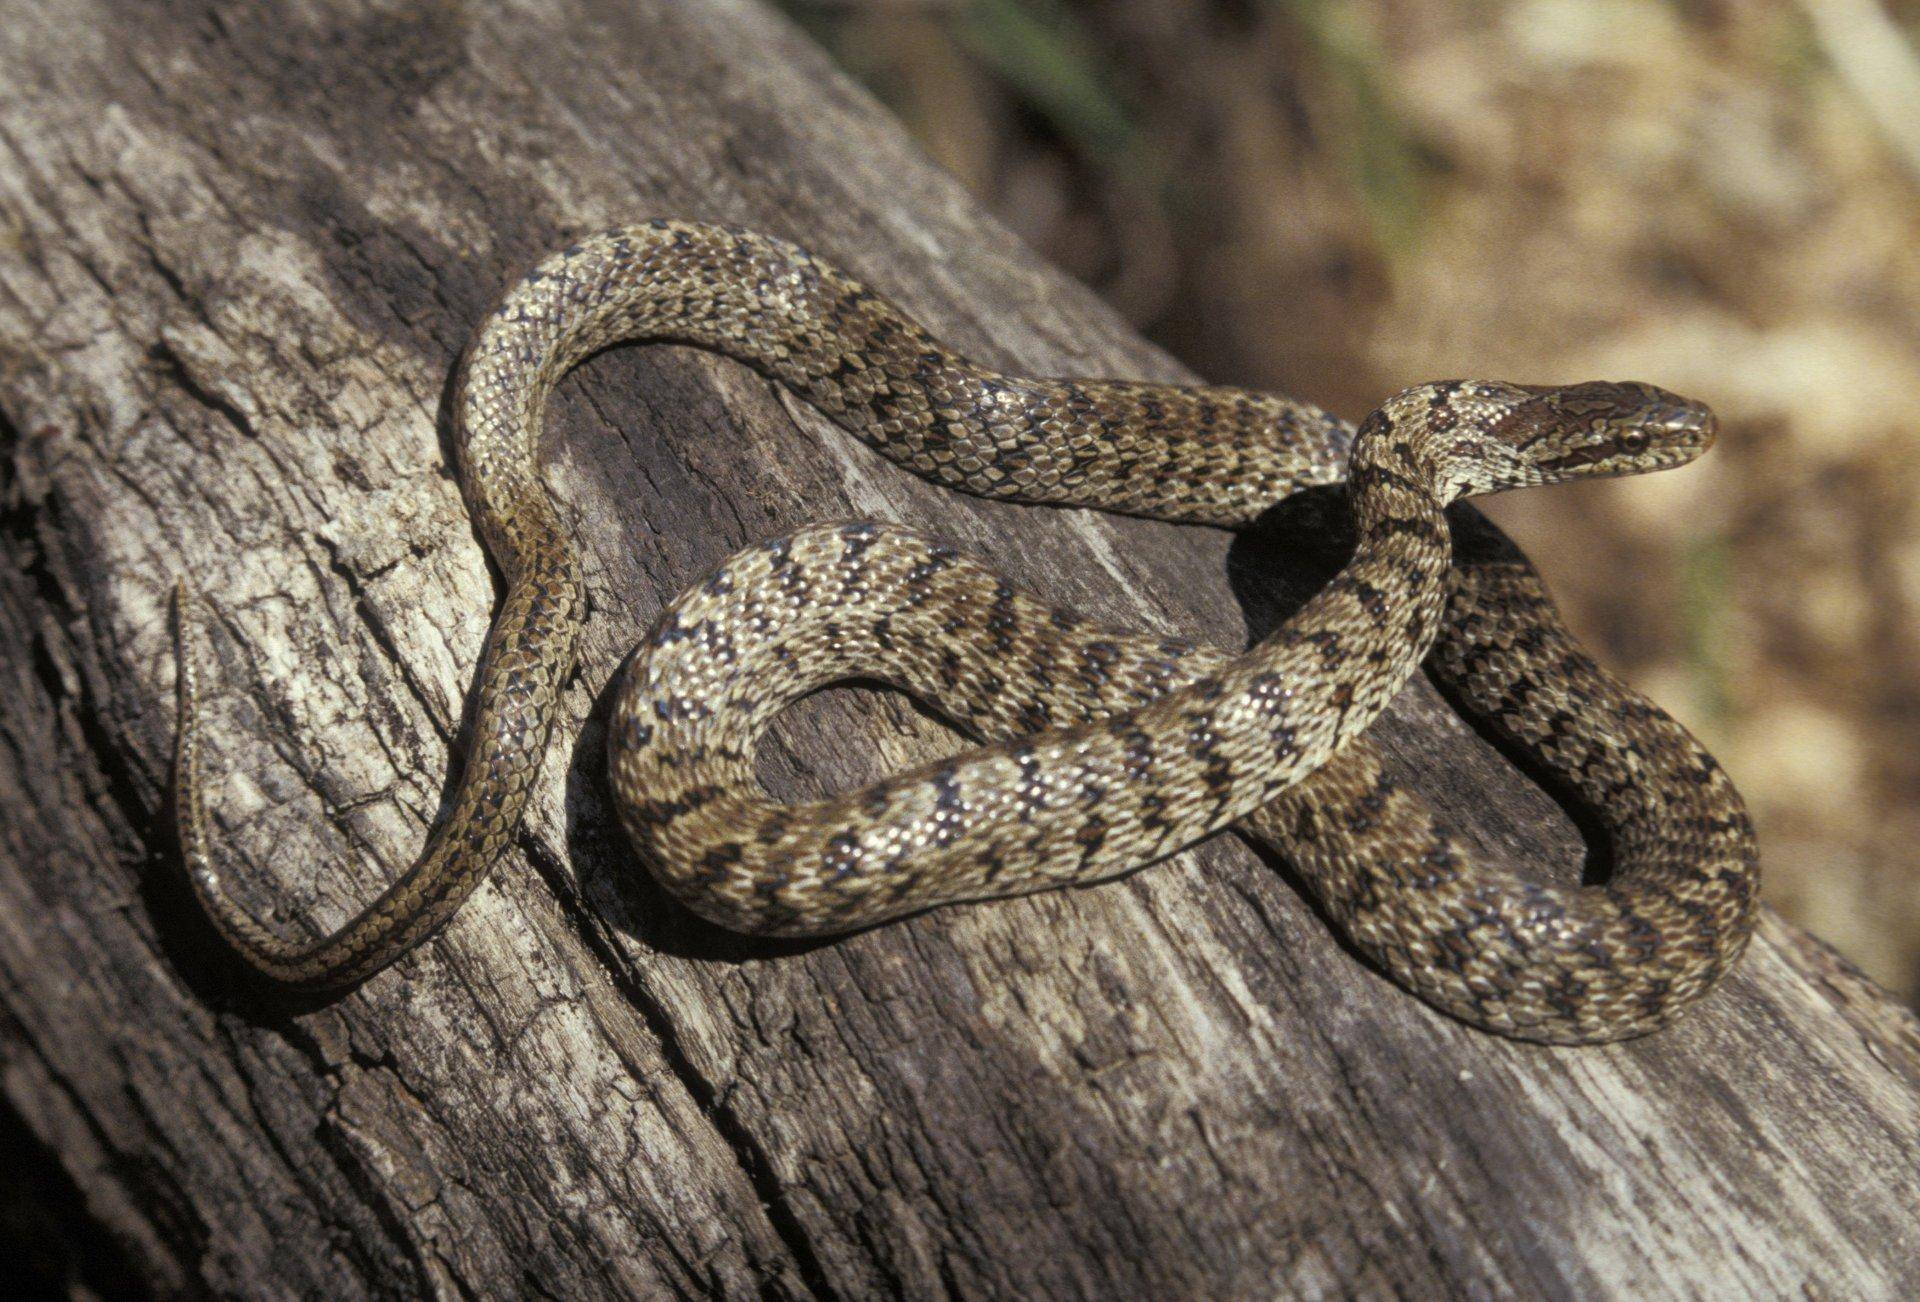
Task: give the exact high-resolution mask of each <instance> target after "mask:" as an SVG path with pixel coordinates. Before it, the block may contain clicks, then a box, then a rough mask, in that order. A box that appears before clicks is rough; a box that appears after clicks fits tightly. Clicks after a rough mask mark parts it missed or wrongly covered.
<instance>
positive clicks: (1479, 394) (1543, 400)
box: [1381, 380, 1718, 497]
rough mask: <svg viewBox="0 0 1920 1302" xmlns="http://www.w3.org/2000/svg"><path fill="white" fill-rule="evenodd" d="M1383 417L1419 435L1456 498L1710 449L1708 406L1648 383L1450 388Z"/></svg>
mask: <svg viewBox="0 0 1920 1302" xmlns="http://www.w3.org/2000/svg"><path fill="white" fill-rule="evenodd" d="M1381 414H1382V415H1385V416H1388V417H1390V419H1391V421H1392V424H1393V425H1394V426H1395V427H1396V428H1398V429H1405V430H1417V431H1419V432H1420V434H1421V436H1422V437H1421V440H1420V441H1422V442H1424V444H1425V450H1426V451H1427V452H1428V453H1429V454H1431V455H1433V456H1434V457H1435V458H1436V459H1437V461H1438V463H1439V465H1440V467H1441V478H1442V479H1443V480H1444V481H1446V482H1447V483H1448V484H1449V485H1450V487H1451V488H1452V489H1453V490H1454V493H1455V494H1456V495H1458V496H1462V497H1466V496H1472V495H1474V494H1478V493H1493V492H1499V491H1501V490H1503V489H1509V488H1526V487H1531V486H1533V485H1538V484H1557V483H1561V482H1562V481H1565V480H1569V479H1594V478H1600V477H1602V476H1609V475H1637V474H1642V473H1644V472H1646V471H1649V470H1666V469H1669V468H1671V467H1674V466H1682V465H1685V464H1687V463H1688V462H1689V461H1692V460H1693V459H1694V458H1695V457H1698V456H1699V455H1700V454H1701V453H1703V452H1705V451H1706V450H1707V449H1708V448H1709V447H1710V446H1712V444H1713V439H1714V435H1715V433H1716V432H1717V428H1718V427H1717V425H1716V422H1715V420H1714V416H1713V412H1712V411H1710V410H1709V409H1708V408H1707V407H1706V406H1705V405H1704V404H1702V403H1698V402H1694V401H1692V400H1690V399H1687V398H1682V397H1680V396H1679V395H1678V394H1674V393H1669V392H1667V391H1666V390H1665V389H1660V388H1656V387H1655V386H1653V385H1651V384H1638V383H1619V382H1615V381H1609V380H1595V381H1589V382H1587V383H1584V384H1564V385H1534V384H1508V383H1504V382H1497V381H1484V380H1452V381H1447V382H1444V383H1439V384H1426V385H1421V386H1419V387H1418V388H1415V389H1409V390H1407V391H1406V392H1405V393H1403V394H1401V395H1399V396H1398V397H1396V398H1394V399H1393V400H1392V401H1391V402H1390V403H1389V404H1388V405H1387V407H1386V408H1383V409H1382V413H1381Z"/></svg>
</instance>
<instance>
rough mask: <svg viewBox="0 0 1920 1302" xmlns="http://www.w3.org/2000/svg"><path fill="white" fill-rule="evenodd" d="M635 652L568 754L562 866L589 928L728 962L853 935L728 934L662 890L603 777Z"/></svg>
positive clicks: (602, 691) (601, 693)
mask: <svg viewBox="0 0 1920 1302" xmlns="http://www.w3.org/2000/svg"><path fill="white" fill-rule="evenodd" d="M638 652H639V647H638V646H636V647H634V649H633V650H632V651H629V652H628V653H627V656H626V659H624V660H622V661H621V663H620V667H619V668H618V669H616V670H615V671H614V673H613V675H612V676H611V677H610V678H608V680H607V681H606V682H605V683H603V684H601V685H600V686H599V687H598V688H597V689H596V691H595V694H594V699H593V706H592V708H591V709H590V710H589V711H588V713H587V718H586V721H585V722H584V723H583V724H582V725H581V727H580V730H579V732H578V733H577V734H575V736H574V740H573V748H572V750H571V751H570V752H569V753H568V756H567V790H566V796H565V804H564V815H565V819H566V833H565V835H566V850H567V861H568V866H570V867H571V869H572V872H573V878H574V882H575V883H576V885H577V887H578V889H579V892H580V899H579V905H580V907H581V908H582V909H584V910H586V911H587V912H588V913H590V914H591V915H592V918H591V920H590V922H589V925H604V926H609V927H614V928H617V929H618V930H620V931H623V932H625V933H626V934H627V935H629V936H631V937H632V938H633V939H634V940H636V941H638V942H639V943H640V944H641V945H643V946H645V947H646V948H647V949H649V950H653V951H656V952H658V953H662V954H670V955H673V956H675V957H678V958H692V959H699V960H702V961H706V962H716V963H730V964H739V963H752V962H758V961H763V960H768V959H777V958H788V957H791V956H793V955H796V954H805V953H809V952H811V951H813V950H816V949H820V948H822V947H823V946H826V945H831V944H833V943H834V942H835V941H838V940H840V939H842V938H843V936H844V935H849V934H854V933H842V934H839V935H833V936H818V937H805V938H799V939H793V938H787V937H778V936H754V935H749V934H747V933H745V932H738V931H731V930H729V929H727V928H726V927H722V926H720V925H718V924H717V923H713V922H709V921H708V920H707V919H705V918H703V917H701V916H700V915H699V914H697V913H695V912H694V911H693V910H692V909H689V908H688V907H687V906H686V905H684V904H682V903H681V902H680V901H679V899H678V898H676V897H675V896H674V894H673V893H672V892H671V891H669V890H667V888H666V887H664V886H662V885H661V884H660V879H659V878H658V877H656V876H655V875H654V872H653V868H652V866H651V865H650V864H648V863H647V861H646V859H645V858H644V857H643V856H642V855H641V854H640V852H639V851H638V850H636V849H635V848H634V846H633V843H632V842H631V841H630V840H628V839H627V834H626V831H625V829H623V828H622V827H621V826H620V816H619V814H618V813H617V812H616V810H615V806H614V795H613V782H612V778H611V777H610V775H609V774H608V772H607V727H608V721H609V720H610V719H611V718H612V716H613V707H614V700H615V698H616V697H617V696H618V695H619V691H620V683H621V680H622V679H623V678H624V677H625V676H626V670H627V663H628V662H629V661H631V660H632V658H633V657H634V655H636V654H638Z"/></svg>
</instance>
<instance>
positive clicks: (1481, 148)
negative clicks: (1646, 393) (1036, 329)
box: [784, 0, 1920, 1001]
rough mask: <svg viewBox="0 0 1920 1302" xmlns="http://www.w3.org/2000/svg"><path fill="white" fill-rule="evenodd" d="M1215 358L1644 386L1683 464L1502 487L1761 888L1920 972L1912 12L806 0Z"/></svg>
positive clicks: (1062, 253)
mask: <svg viewBox="0 0 1920 1302" xmlns="http://www.w3.org/2000/svg"><path fill="white" fill-rule="evenodd" d="M784 7H785V8H786V9H787V10H788V12H789V13H791V14H792V15H793V16H794V17H795V18H797V19H798V20H799V21H800V22H801V23H803V24H804V25H805V26H806V27H807V28H808V30H809V31H811V32H812V33H813V34H814V36H815V37H816V38H817V39H819V40H820V41H821V42H822V43H823V44H825V45H826V46H827V48H828V49H829V50H831V51H832V52H833V53H834V54H835V55H836V56H837V57H838V58H839V59H840V60H841V62H842V63H843V64H844V65H845V66H846V67H847V68H848V69H849V70H850V71H851V72H852V73H854V74H855V75H856V76H858V77H859V78H861V79H862V80H863V81H865V82H866V84H867V85H868V86H869V87H871V88H872V89H873V90H874V91H875V92H876V93H877V94H878V95H879V96H880V98H882V99H883V100H884V101H885V102H886V103H887V104H888V105H889V106H890V107H891V108H892V109H893V110H894V111H895V112H896V113H897V114H898V115H899V116H900V117H901V118H902V119H903V120H904V121H905V122H906V124H907V125H908V127H909V128H910V129H911V130H913V131H914V132H915V133H916V134H917V135H918V136H919V138H920V140H921V141H922V142H923V144H924V145H925V147H926V149H927V150H928V152H929V153H931V154H932V155H933V156H934V157H935V158H936V159H938V160H939V161H940V162H941V163H942V164H943V165H944V166H945V167H947V168H948V169H949V170H950V171H952V172H953V173H954V174H955V175H957V176H958V177H959V178H960V179H961V180H962V181H964V182H965V183H966V184H967V185H968V186H969V187H971V188H972V190H973V191H974V192H975V193H976V194H978V195H979V196H981V197H982V198H983V199H984V200H985V201H986V202H988V203H989V204H990V205H991V206H992V207H993V208H994V209H995V210H996V211H997V212H998V213H999V214H1000V216H1001V217H1002V218H1003V219H1004V220H1005V221H1006V222H1007V223H1008V224H1009V225H1011V226H1012V227H1014V228H1015V229H1016V230H1018V231H1019V232H1020V233H1021V234H1022V235H1023V236H1025V238H1026V239H1027V240H1028V241H1029V242H1030V243H1032V244H1033V245H1035V246H1036V247H1037V248H1039V249H1040V250H1041V251H1043V252H1044V253H1046V254H1047V255H1048V256H1050V257H1051V258H1052V259H1053V260H1054V261H1055V262H1057V263H1059V264H1060V265H1062V266H1064V267H1066V268H1067V269H1068V270H1070V271H1072V272H1074V273H1075V274H1077V275H1078V276H1080V277H1081V278H1083V279H1084V280H1086V281H1088V282H1089V283H1090V284H1092V285H1094V286H1095V287H1096V288H1097V289H1099V290H1100V291H1101V292H1102V293H1104V294H1105V295H1106V296H1107V297H1108V298H1109V299H1110V300H1111V301H1112V302H1113V304H1114V305H1115V306H1116V307H1118V308H1119V309H1120V311H1122V312H1123V313H1125V314H1126V315H1127V316H1128V317H1129V318H1130V319H1131V320H1132V321H1133V322H1134V323H1135V324H1136V325H1137V326H1138V327H1139V329H1140V330H1142V331H1143V332H1144V333H1145V334H1147V335H1148V336H1150V337H1151V338H1153V339H1155V340H1156V341H1158V342H1159V343H1161V344H1162V345H1164V346H1165V347H1166V348H1168V349H1169V350H1171V351H1172V352H1173V353H1175V354H1177V355H1178V356H1179V357H1180V358H1181V359H1182V360H1184V361H1185V362H1187V363H1188V364H1189V365H1190V366H1192V367H1193V368H1194V369H1195V370H1196V371H1198V372H1200V373H1201V374H1203V375H1205V376H1206V377H1207V378H1208V379H1210V380H1213V381H1217V382H1221V383H1237V384H1247V385H1253V386H1257V387H1262V388H1273V389H1280V390H1284V391H1286V392H1288V393H1291V394H1294V395H1297V396H1300V397H1304V398H1308V399H1311V400H1313V401H1316V402H1319V403H1321V404H1323V405H1324V406H1327V407H1329V408H1331V409H1332V410H1334V411H1336V412H1339V413H1340V414H1342V415H1345V416H1348V417H1355V418H1357V417H1359V416H1361V415H1364V414H1365V413H1366V411H1367V410H1368V409H1369V408H1371V407H1372V406H1374V405H1375V404H1376V403H1378V402H1379V401H1380V400H1382V399H1383V398H1385V397H1386V396H1387V395H1388V394H1390V393H1391V392H1393V391H1395V390H1397V389H1399V388H1402V387H1404V386H1406V385H1408V384H1412V383H1417V382H1419V381H1423V380H1428V379H1435V378H1441V377H1445V376H1454V375H1481V376H1493V377H1497V378H1503V379H1514V380H1522V381H1562V380H1576V379H1590V378H1604V379H1642V380H1650V381H1653V382H1655V383H1658V384H1662V385H1666V386H1668V387H1670V388H1673V389H1677V390H1679V391H1680V392H1682V393H1685V394H1688V395H1689V396H1693V397H1698V398H1701V399H1704V400H1706V401H1708V402H1710V403H1712V404H1713V406H1714V407H1715V408H1716V409H1717V410H1718V411H1719V412H1720V414H1721V417H1722V419H1723V421H1724V422H1725V424H1726V432H1725V435H1724V437H1723V441H1722V443H1721V445H1720V447H1719V449H1718V450H1717V451H1716V452H1715V454H1714V455H1712V456H1711V457H1709V458H1707V460H1706V461H1705V462H1703V463H1701V464H1700V465H1698V466H1696V467H1693V468H1690V469H1688V470H1686V471H1681V472H1677V473H1674V474H1669V475H1661V476H1656V477H1654V478H1651V479H1639V480H1635V481H1633V482H1632V483H1628V484H1609V483H1598V484H1592V485H1581V486H1578V487H1568V488H1563V489H1559V490H1556V491H1554V492H1552V493H1532V494H1516V495H1513V496H1509V497H1503V498H1498V499H1495V500H1493V501H1492V502H1491V504H1490V505H1489V508H1488V509H1489V513H1490V514H1492V515H1494V516H1496V518H1498V519H1499V520H1500V522H1501V523H1502V524H1504V525H1506V526H1507V527H1508V528H1509V529H1510V530H1511V531H1512V532H1513V533H1514V534H1515V535H1516V536H1517V537H1518V538H1519V539H1520V541H1521V542H1522V544H1523V545H1524V546H1526V547H1527V549H1528V550H1529V551H1530V552H1531V553H1532V555H1533V556H1534V558H1535V559H1536V561H1538V562H1539V564H1540V567H1541V569H1542V570H1543V571H1544V573H1545V574H1546V577H1547V578H1548V580H1549V581H1550V582H1551V583H1552V585H1553V587H1554V590H1555V592H1556V593H1557V594H1558V596H1559V597H1560V600H1561V603H1562V605H1563V606H1564V607H1565V609H1566V611H1567V613H1568V616H1569V617H1570V619H1571V621H1572V623H1573V625H1574V627H1575V629H1576V630H1577V631H1578V632H1579V633H1580V634H1581V636H1582V637H1584V638H1585V639H1586V640H1587V642H1588V643H1589V645H1590V646H1592V647H1593V648H1594V649H1595V650H1596V652H1597V653H1598V654H1599V656H1600V658H1601V659H1602V660H1603V661H1604V662H1606V663H1607V664H1608V665H1609V666H1611V667H1612V668H1614V669H1615V670H1616V671H1618V672H1621V673H1624V674H1625V675H1626V676H1627V677H1628V678H1629V679H1631V680H1632V681H1633V682H1634V683H1635V684H1636V685H1638V686H1639V687H1641V688H1642V689H1643V690H1645V691H1647V692H1649V693H1650V694H1651V695H1653V696H1654V697H1655V698H1656V699H1657V700H1659V701H1660V702H1661V703H1662V704H1663V705H1665V706H1666V707H1667V708H1668V709H1669V710H1670V711H1671V712H1673V713H1674V714H1675V715H1677V716H1678V717H1679V718H1680V719H1682V720H1683V721H1684V722H1685V723H1686V724H1687V725H1688V726H1689V727H1691V728H1692V729H1693V730H1694V731H1695V732H1697V733H1698V734H1699V735H1700V736H1701V737H1702V738H1703V739H1704V740H1705V741H1706V743H1707V745H1708V746H1709V747H1710V748H1711V749H1712V750H1713V751H1714V752H1715V753H1716V754H1717V755H1719V757H1720V758H1721V759H1722V761H1723V762H1724V763H1725V764H1726V766H1727V768H1728V769H1729V770H1730V771H1731V772H1732V773H1733V775H1734V778H1735V780H1736V781H1737V782H1738V783H1739V785H1740V787H1741V789H1742V791H1743V792H1744V793H1745V794H1746V796H1747V799H1748V801H1749V803H1750V804H1751V805H1752V807H1753V812H1754V815H1755V818H1756V820H1757V822H1758V823H1759V827H1760V836H1761V846H1762V854H1763V861H1764V864H1765V871H1766V893H1767V896H1768V898H1769V899H1770V900H1771V901H1772V903H1773V904H1774V905H1775V906H1777V907H1778V908H1779V909H1780V910H1781V911H1782V912H1783V913H1785V914H1786V915H1787V916H1788V917H1789V918H1791V919H1793V920H1794V921H1796V922H1798V923H1800V924H1802V925H1804V926H1806V927H1808V928H1809V929H1811V930H1812V931H1814V932H1815V933H1816V934H1818V935H1820V936H1822V937H1824V938H1825V939H1827V940H1828V941H1830V942H1831V943H1833V944H1834V945H1835V946H1836V947H1838V948H1839V949H1840V950H1841V951H1843V952H1844V953H1845V954H1846V955H1847V956H1848V957H1850V958H1851V959H1852V960H1853V961H1854V962H1856V963H1857V964H1859V965H1860V966H1861V967H1863V968H1864V969H1866V970H1867V971H1868V972H1869V973H1870V974H1872V975H1873V976H1874V977H1876V978H1877V979H1878V980H1879V981H1880V982H1882V983H1883V984H1885V985H1886V986H1887V987H1889V988H1890V989H1892V990H1893V991H1895V992H1896V993H1898V994H1900V995H1901V996H1903V997H1905V998H1906V999H1907V1000H1909V1001H1915V1000H1917V999H1920V867H1916V848H1917V847H1920V745H1917V744H1916V743H1920V620H1916V616H1917V615H1920V57H1916V49H1917V48H1920V0H1910V2H1905V3H1901V2H1896V0H1089V2H1086V3H1074V4H1066V3H1060V2H1058V0H784Z"/></svg>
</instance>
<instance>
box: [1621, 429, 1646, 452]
mask: <svg viewBox="0 0 1920 1302" xmlns="http://www.w3.org/2000/svg"><path fill="white" fill-rule="evenodd" d="M1649 442H1651V440H1650V439H1648V438H1647V432H1646V431H1645V430H1643V429H1630V430H1628V431H1627V432H1626V433H1625V434H1622V435H1621V436H1620V447H1621V449H1622V450H1623V451H1624V452H1626V454H1627V455H1628V456H1630V457H1637V456H1639V455H1640V454H1641V453H1642V452H1645V451H1646V450H1647V444H1648V443H1649Z"/></svg>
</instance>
